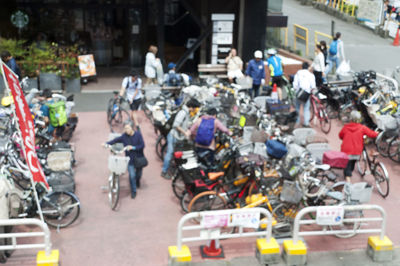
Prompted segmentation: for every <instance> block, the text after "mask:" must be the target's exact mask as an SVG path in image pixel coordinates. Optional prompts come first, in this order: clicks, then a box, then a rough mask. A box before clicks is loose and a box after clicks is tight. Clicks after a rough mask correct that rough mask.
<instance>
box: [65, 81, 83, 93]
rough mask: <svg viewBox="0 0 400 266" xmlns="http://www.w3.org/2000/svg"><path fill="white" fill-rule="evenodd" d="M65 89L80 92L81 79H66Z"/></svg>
mask: <svg viewBox="0 0 400 266" xmlns="http://www.w3.org/2000/svg"><path fill="white" fill-rule="evenodd" d="M65 91H66V92H80V91H81V79H80V78H76V79H66V80H65Z"/></svg>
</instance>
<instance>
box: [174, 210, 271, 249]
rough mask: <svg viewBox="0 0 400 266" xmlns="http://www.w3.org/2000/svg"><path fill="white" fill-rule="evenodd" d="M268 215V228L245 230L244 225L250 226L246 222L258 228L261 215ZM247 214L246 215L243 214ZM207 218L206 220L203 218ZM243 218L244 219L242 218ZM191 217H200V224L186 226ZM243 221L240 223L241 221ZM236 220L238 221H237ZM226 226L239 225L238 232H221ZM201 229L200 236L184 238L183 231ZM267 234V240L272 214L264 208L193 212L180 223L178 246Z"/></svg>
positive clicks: (180, 247) (269, 236)
mask: <svg viewBox="0 0 400 266" xmlns="http://www.w3.org/2000/svg"><path fill="white" fill-rule="evenodd" d="M261 214H262V215H265V216H266V217H267V220H268V221H267V229H266V230H265V231H259V232H257V231H256V232H243V228H244V227H249V226H248V224H246V222H251V221H253V223H252V225H254V226H256V227H257V228H258V226H259V224H260V215H261ZM242 215H245V216H242ZM204 218H205V220H203V219H204ZM241 218H243V219H241ZM191 219H200V224H199V225H192V226H184V224H185V223H186V222H187V221H189V220H191ZM239 220H240V221H242V223H240V221H239ZM235 221H236V222H235ZM225 227H239V231H238V233H224V234H220V229H221V228H225ZM194 230H200V236H193V237H185V238H183V231H194ZM253 236H265V238H266V240H267V242H269V241H270V239H271V236H272V215H271V214H270V213H269V212H268V211H267V210H266V209H264V208H252V209H232V210H219V211H204V212H192V213H188V214H186V215H184V216H183V217H182V218H181V219H180V220H179V223H178V235H177V248H178V250H181V249H182V243H183V242H191V241H201V240H210V239H228V238H239V237H253Z"/></svg>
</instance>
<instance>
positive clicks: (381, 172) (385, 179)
mask: <svg viewBox="0 0 400 266" xmlns="http://www.w3.org/2000/svg"><path fill="white" fill-rule="evenodd" d="M373 175H374V178H375V185H376V188H377V189H378V192H379V194H381V196H382V197H384V198H386V197H387V196H388V195H389V176H388V172H387V170H386V167H385V165H384V164H383V163H381V162H379V163H377V164H375V169H374V172H373Z"/></svg>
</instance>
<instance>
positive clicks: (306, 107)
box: [296, 98, 310, 126]
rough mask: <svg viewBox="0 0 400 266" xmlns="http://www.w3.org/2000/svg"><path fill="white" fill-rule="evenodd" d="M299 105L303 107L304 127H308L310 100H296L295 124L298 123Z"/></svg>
mask: <svg viewBox="0 0 400 266" xmlns="http://www.w3.org/2000/svg"><path fill="white" fill-rule="evenodd" d="M300 105H303V106H304V107H303V116H304V122H303V123H304V125H305V126H308V125H309V122H310V121H309V120H310V98H308V100H307V102H305V103H304V102H302V101H299V100H296V111H297V114H298V116H297V121H296V123H297V124H299V123H300Z"/></svg>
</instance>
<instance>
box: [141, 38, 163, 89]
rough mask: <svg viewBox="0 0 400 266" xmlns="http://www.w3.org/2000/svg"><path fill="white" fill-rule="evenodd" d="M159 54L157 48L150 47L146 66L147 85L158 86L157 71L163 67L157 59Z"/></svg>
mask: <svg viewBox="0 0 400 266" xmlns="http://www.w3.org/2000/svg"><path fill="white" fill-rule="evenodd" d="M157 52H158V48H157V46H154V45H150V47H149V50H148V52H147V54H146V62H145V65H144V74H145V75H146V78H147V80H146V84H157V69H158V68H159V67H160V65H161V61H160V59H159V58H156V55H157Z"/></svg>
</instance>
